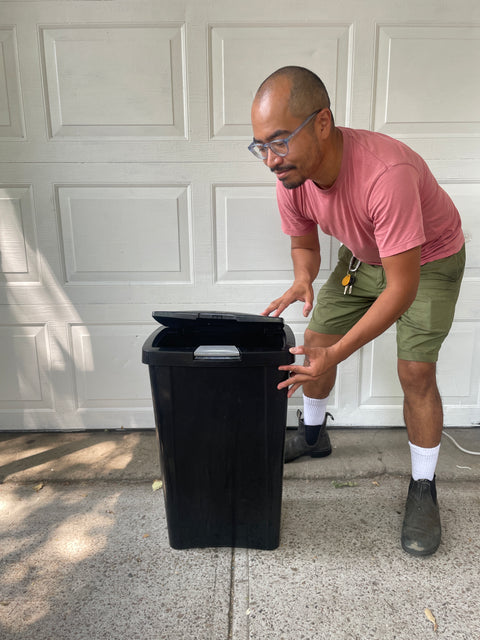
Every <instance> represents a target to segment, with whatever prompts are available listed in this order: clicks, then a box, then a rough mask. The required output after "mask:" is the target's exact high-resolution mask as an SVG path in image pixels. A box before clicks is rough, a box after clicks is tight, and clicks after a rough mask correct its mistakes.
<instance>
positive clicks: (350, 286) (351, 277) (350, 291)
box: [348, 273, 356, 295]
mask: <svg viewBox="0 0 480 640" xmlns="http://www.w3.org/2000/svg"><path fill="white" fill-rule="evenodd" d="M355 280H356V277H355V274H354V273H351V274H350V280H349V281H348V284H349V287H348V293H349V295H350V294H351V293H352V287H353V285H354V284H355Z"/></svg>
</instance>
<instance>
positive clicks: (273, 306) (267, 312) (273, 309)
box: [260, 300, 278, 316]
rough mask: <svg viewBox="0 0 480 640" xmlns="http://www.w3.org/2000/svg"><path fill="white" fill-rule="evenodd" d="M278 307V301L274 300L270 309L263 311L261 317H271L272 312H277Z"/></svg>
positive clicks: (269, 306)
mask: <svg viewBox="0 0 480 640" xmlns="http://www.w3.org/2000/svg"><path fill="white" fill-rule="evenodd" d="M277 306H278V300H274V301H273V302H271V303H270V304H269V305H268V307H267V308H266V309H265V310H264V311H262V313H261V314H260V315H262V316H269V315H270V314H271V313H272V311H275V309H276V308H277Z"/></svg>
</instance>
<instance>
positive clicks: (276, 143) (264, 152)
mask: <svg viewBox="0 0 480 640" xmlns="http://www.w3.org/2000/svg"><path fill="white" fill-rule="evenodd" d="M320 111H322V109H317V110H316V111H314V112H313V113H312V115H310V116H308V118H307V119H306V120H305V121H304V122H302V124H301V125H300V126H299V127H297V128H296V129H295V131H293V132H292V133H291V134H290V135H289V136H288V137H287V138H279V139H278V140H272V141H271V142H255V141H253V142H251V143H250V144H249V145H248V150H249V151H251V152H252V153H253V155H254V156H255V157H256V158H259V159H260V160H266V159H267V157H268V150H269V149H270V150H271V151H272V152H273V153H274V154H275V155H276V156H281V157H282V158H283V157H285V156H286V155H287V153H288V143H289V141H290V140H291V139H292V138H293V136H294V135H296V134H297V133H298V132H299V131H300V130H301V129H303V127H305V126H306V125H307V124H308V123H309V122H310V120H311V119H312V118H313V117H314V116H316V115H317V113H320Z"/></svg>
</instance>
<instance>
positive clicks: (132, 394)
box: [70, 323, 152, 411]
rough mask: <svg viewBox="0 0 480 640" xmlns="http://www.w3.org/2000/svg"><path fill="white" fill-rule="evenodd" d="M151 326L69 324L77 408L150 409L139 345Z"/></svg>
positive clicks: (146, 376) (145, 368)
mask: <svg viewBox="0 0 480 640" xmlns="http://www.w3.org/2000/svg"><path fill="white" fill-rule="evenodd" d="M149 329H151V324H147V323H145V324H106V323H105V324H72V325H71V326H70V335H71V343H72V353H73V360H74V369H75V371H74V380H75V395H76V407H77V409H80V410H83V409H120V408H123V409H125V408H145V409H147V410H149V411H150V409H151V404H152V401H151V394H150V388H149V384H148V368H147V367H146V366H145V365H144V364H142V362H141V353H142V345H143V343H144V341H145V335H146V334H147V332H148V330H149Z"/></svg>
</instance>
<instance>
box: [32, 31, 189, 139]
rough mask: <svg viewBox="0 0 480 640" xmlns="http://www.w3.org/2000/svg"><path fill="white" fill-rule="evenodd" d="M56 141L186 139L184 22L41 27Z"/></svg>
mask: <svg viewBox="0 0 480 640" xmlns="http://www.w3.org/2000/svg"><path fill="white" fill-rule="evenodd" d="M41 41H42V45H43V51H42V53H43V66H44V69H43V72H44V75H45V82H44V84H45V94H46V95H45V99H46V106H47V113H48V116H49V125H50V136H51V137H53V138H104V137H109V138H112V137H113V138H124V137H133V138H143V137H151V138H176V139H178V138H181V139H184V138H185V137H186V126H185V121H186V101H185V95H184V91H185V88H184V87H185V81H184V78H185V53H184V26H183V25H175V24H173V25H168V26H167V25H157V26H151V25H149V26H146V25H135V24H130V25H110V26H103V25H102V26H84V25H78V26H73V27H62V28H60V27H43V28H42V29H41Z"/></svg>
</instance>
